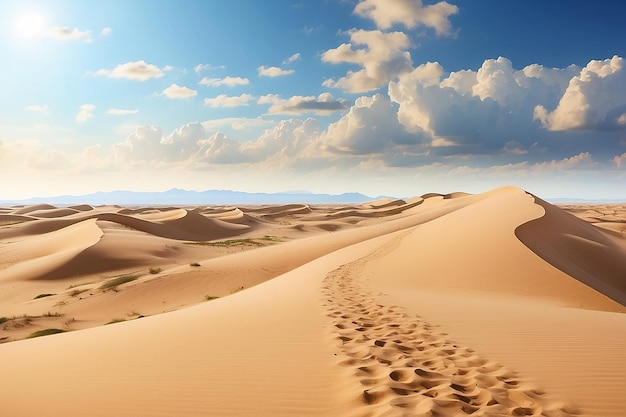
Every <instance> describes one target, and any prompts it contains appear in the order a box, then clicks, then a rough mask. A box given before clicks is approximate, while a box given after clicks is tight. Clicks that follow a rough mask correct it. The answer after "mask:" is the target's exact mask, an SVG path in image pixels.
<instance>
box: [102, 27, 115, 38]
mask: <svg viewBox="0 0 626 417" xmlns="http://www.w3.org/2000/svg"><path fill="white" fill-rule="evenodd" d="M111 33H113V29H111V28H103V29H102V30H101V31H100V36H109V35H110V34H111Z"/></svg>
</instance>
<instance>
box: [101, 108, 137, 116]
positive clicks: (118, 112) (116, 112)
mask: <svg viewBox="0 0 626 417" xmlns="http://www.w3.org/2000/svg"><path fill="white" fill-rule="evenodd" d="M136 113H139V110H137V109H108V110H107V114H111V115H114V116H125V115H127V114H136Z"/></svg>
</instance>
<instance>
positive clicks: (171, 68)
mask: <svg viewBox="0 0 626 417" xmlns="http://www.w3.org/2000/svg"><path fill="white" fill-rule="evenodd" d="M175 69H176V67H173V66H171V65H166V66H164V67H163V71H165V72H169V71H174V70H175Z"/></svg>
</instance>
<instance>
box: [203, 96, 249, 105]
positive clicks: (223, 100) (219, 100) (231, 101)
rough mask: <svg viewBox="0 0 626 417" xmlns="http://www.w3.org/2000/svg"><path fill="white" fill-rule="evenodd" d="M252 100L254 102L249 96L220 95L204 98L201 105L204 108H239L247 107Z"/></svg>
mask: <svg viewBox="0 0 626 417" xmlns="http://www.w3.org/2000/svg"><path fill="white" fill-rule="evenodd" d="M252 100H254V96H252V95H250V94H241V95H239V96H227V95H226V94H220V95H219V96H217V97H213V98H205V99H204V101H203V103H204V105H205V106H210V107H239V106H248V105H249V102H250V101H252Z"/></svg>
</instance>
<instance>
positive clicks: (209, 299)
mask: <svg viewBox="0 0 626 417" xmlns="http://www.w3.org/2000/svg"><path fill="white" fill-rule="evenodd" d="M216 298H220V297H218V296H217V295H208V294H207V295H205V296H204V299H205V300H207V301H211V300H215V299H216Z"/></svg>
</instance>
